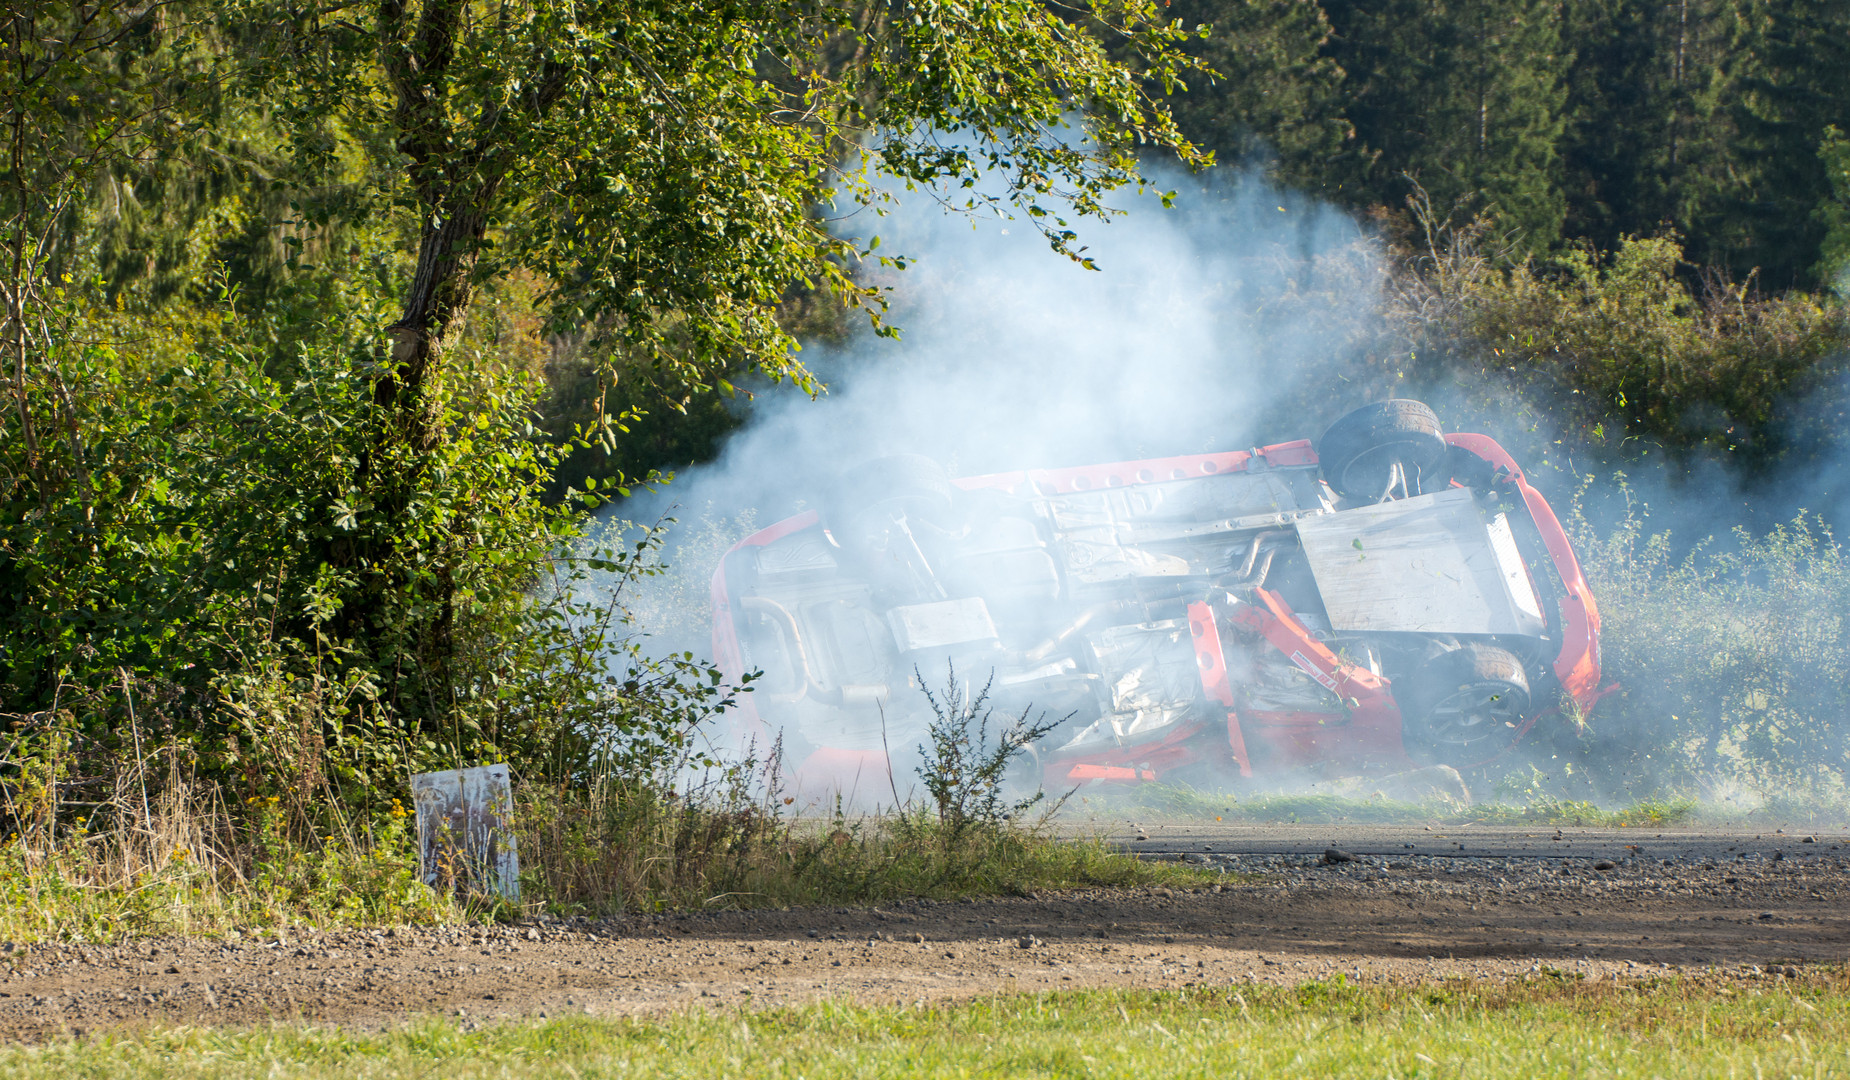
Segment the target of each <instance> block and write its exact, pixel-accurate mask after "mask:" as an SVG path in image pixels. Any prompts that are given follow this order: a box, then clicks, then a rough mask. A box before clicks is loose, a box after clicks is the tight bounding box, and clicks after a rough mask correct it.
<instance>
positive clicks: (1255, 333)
mask: <svg viewBox="0 0 1850 1080" xmlns="http://www.w3.org/2000/svg"><path fill="white" fill-rule="evenodd" d="M1177 185H1178V186H1179V187H1181V189H1182V190H1181V192H1180V193H1179V194H1178V196H1177V200H1176V206H1175V207H1174V208H1173V209H1165V208H1164V207H1163V206H1162V205H1161V203H1160V201H1159V199H1158V198H1157V196H1155V195H1154V194H1149V195H1142V196H1138V195H1129V196H1127V197H1126V198H1125V200H1124V206H1125V209H1126V211H1127V212H1126V213H1125V215H1124V216H1122V217H1117V218H1114V219H1112V220H1111V221H1109V222H1108V223H1107V222H1098V221H1087V222H1084V223H1083V224H1082V225H1081V226H1080V230H1081V242H1082V243H1085V244H1087V245H1088V246H1089V250H1088V251H1087V252H1086V254H1087V255H1089V256H1091V257H1092V258H1094V259H1095V261H1096V264H1097V265H1098V266H1099V269H1098V270H1097V271H1092V270H1087V269H1085V268H1083V267H1081V266H1079V265H1078V264H1076V263H1074V262H1072V261H1070V260H1068V259H1065V258H1063V257H1061V256H1060V255H1058V254H1056V253H1054V252H1052V251H1050V250H1049V247H1048V244H1047V242H1046V240H1045V239H1044V238H1043V237H1042V236H1041V235H1040V234H1039V233H1038V232H1037V231H1036V230H1035V229H1034V228H1033V227H1032V226H1031V225H1030V224H1028V223H1027V222H1025V221H1022V220H1015V221H997V220H994V219H983V220H976V221H974V222H973V221H972V220H971V219H969V218H967V217H963V216H960V215H954V214H947V213H946V212H945V211H944V210H942V209H941V208H940V206H939V205H938V204H937V203H936V202H935V201H933V200H932V199H931V198H929V197H927V196H926V195H924V194H922V193H914V194H911V195H902V196H901V197H900V198H899V202H898V206H897V208H896V210H895V212H894V213H893V214H892V215H890V216H888V217H885V218H875V217H873V216H872V215H871V214H867V215H864V216H863V217H861V218H860V219H857V220H854V221H851V222H848V223H846V227H845V228H844V229H843V231H844V232H850V233H853V232H862V231H866V232H877V233H878V235H879V236H880V238H881V241H882V246H881V251H882V252H889V253H894V254H903V255H904V256H905V257H906V258H907V260H908V262H909V263H910V266H909V268H908V269H906V270H904V271H901V272H896V273H888V274H886V275H885V280H886V282H887V283H889V284H890V285H891V286H892V288H893V298H894V306H893V311H892V313H891V321H892V322H894V323H895V324H896V325H898V326H899V327H900V328H901V329H902V331H903V336H902V338H901V339H900V340H898V341H891V340H886V339H881V338H878V337H875V336H874V335H873V334H871V333H862V334H859V335H857V336H856V338H855V340H853V341H852V342H851V343H850V344H848V345H846V346H842V347H830V346H812V347H811V348H810V349H808V350H806V351H805V354H804V359H805V360H806V362H807V363H808V364H809V365H810V366H811V367H812V369H813V370H815V371H816V372H817V373H818V374H819V375H821V376H822V377H823V379H824V380H825V382H826V383H827V386H828V390H827V392H826V394H824V395H822V396H821V397H819V398H817V399H815V400H811V399H810V398H809V397H807V396H806V395H804V394H801V393H799V392H796V391H795V390H793V389H792V388H790V387H787V386H785V387H771V388H768V389H761V391H760V393H759V395H758V397H757V400H756V401H755V402H754V403H753V404H752V406H751V418H750V422H749V423H748V424H747V425H746V426H745V427H744V428H743V429H742V430H740V431H739V432H737V433H735V434H734V435H733V436H732V437H731V438H730V439H729V440H728V441H727V442H726V444H725V447H724V449H723V450H722V452H721V454H720V456H719V458H718V459H717V460H716V461H714V462H713V463H711V464H709V465H702V466H697V467H694V468H690V469H685V470H683V471H682V472H681V473H680V474H679V475H678V476H677V477H676V478H675V480H674V482H673V483H672V484H670V485H668V486H667V487H666V488H665V489H663V490H662V491H661V492H659V493H656V494H653V495H649V496H644V497H641V498H638V499H634V500H632V501H631V502H629V503H628V504H626V505H625V506H624V507H622V508H621V513H622V514H623V515H624V516H625V517H628V518H629V519H631V520H649V519H651V518H652V517H653V516H655V515H656V514H658V513H660V512H661V510H662V509H663V508H665V507H668V506H671V505H673V506H679V507H681V508H682V509H683V511H686V510H687V509H689V508H704V507H707V506H709V505H711V506H713V507H715V508H717V509H719V510H721V511H722V512H726V513H732V512H736V511H737V510H740V509H744V508H753V509H756V510H757V511H758V514H759V520H760V522H761V523H768V522H770V521H772V520H775V519H777V518H778V517H781V516H783V515H784V514H785V513H787V512H789V511H791V510H792V509H794V508H795V507H796V505H797V504H798V503H799V501H802V500H813V499H814V498H815V497H816V496H817V495H818V494H820V493H821V491H822V490H823V489H824V488H825V487H826V485H827V483H828V481H829V480H830V479H831V478H832V477H833V476H835V475H836V474H838V473H839V472H840V471H842V470H843V469H844V468H847V467H849V466H851V465H853V464H854V463H855V462H858V461H863V460H867V459H869V458H873V457H879V456H882V455H886V454H894V453H902V452H904V453H919V454H925V455H928V456H930V457H933V458H936V459H938V460H939V461H941V462H943V463H944V464H945V465H946V466H947V467H949V468H950V470H951V471H952V473H953V474H954V475H970V474H975V473H983V472H993V471H1000V470H1008V469H1020V468H1037V467H1046V466H1055V465H1076V464H1085V463H1090V462H1102V461H1113V460H1122V459H1127V458H1135V457H1146V456H1166V455H1172V454H1182V453H1196V452H1203V451H1208V450H1215V449H1228V448H1241V447H1245V446H1249V445H1252V443H1253V442H1254V441H1258V440H1263V441H1268V442H1271V441H1279V440H1283V439H1290V438H1299V437H1313V436H1315V435H1316V434H1318V433H1319V432H1320V431H1321V425H1322V423H1323V422H1324V421H1325V420H1327V419H1328V417H1323V418H1319V419H1316V420H1307V422H1306V423H1305V424H1304V425H1303V426H1301V427H1296V428H1292V429H1290V430H1269V431H1261V430H1258V428H1257V426H1256V425H1255V417H1257V416H1258V414H1259V413H1260V412H1261V411H1262V409H1263V407H1264V406H1265V405H1266V404H1267V403H1268V402H1269V401H1270V400H1271V399H1272V398H1273V396H1274V394H1275V392H1277V391H1278V390H1280V389H1282V388H1283V387H1285V386H1288V385H1295V384H1296V382H1297V380H1298V379H1299V378H1301V377H1303V376H1304V375H1306V374H1307V372H1308V370H1309V368H1310V366H1311V361H1312V359H1313V355H1312V354H1313V353H1314V352H1315V349H1316V342H1315V338H1316V332H1317V329H1318V328H1316V327H1305V328H1303V330H1304V332H1303V333H1302V334H1301V335H1298V336H1299V337H1301V338H1302V343H1301V345H1298V346H1295V347H1294V346H1293V345H1292V344H1291V343H1290V341H1291V339H1290V338H1284V339H1283V340H1284V341H1285V342H1286V345H1285V347H1284V348H1283V349H1282V350H1281V349H1280V343H1281V335H1280V334H1278V333H1277V332H1276V331H1277V329H1278V328H1276V327H1265V326H1264V321H1265V317H1266V313H1265V311H1264V310H1263V304H1264V302H1265V300H1266V298H1268V297H1271V296H1275V295H1276V294H1277V293H1278V292H1279V290H1280V289H1281V288H1287V287H1289V285H1290V283H1291V280H1292V277H1293V275H1299V274H1302V273H1304V272H1305V268H1307V267H1310V266H1312V265H1313V264H1314V261H1315V257H1316V256H1319V255H1324V254H1329V253H1332V252H1337V251H1349V250H1352V249H1354V248H1355V246H1356V245H1357V244H1358V242H1359V241H1361V240H1362V239H1363V234H1362V231H1361V230H1360V229H1359V227H1358V226H1357V224H1356V222H1355V221H1354V220H1353V219H1351V218H1350V217H1348V216H1347V215H1345V214H1343V213H1341V212H1339V211H1336V210H1334V209H1332V208H1329V207H1327V206H1323V205H1321V204H1316V203H1313V202H1309V201H1306V200H1304V199H1302V198H1300V197H1297V196H1288V195H1284V194H1281V193H1279V192H1278V191H1276V190H1274V189H1272V188H1270V187H1269V186H1267V185H1265V184H1263V183H1260V182H1257V181H1253V180H1251V179H1230V180H1214V181H1209V182H1206V183H1198V182H1195V181H1193V180H1191V179H1187V178H1182V179H1178V181H1177ZM1350 301H1351V302H1353V303H1354V304H1357V305H1369V304H1372V303H1373V302H1374V297H1373V296H1372V295H1367V294H1366V293H1364V294H1359V295H1353V296H1351V297H1350ZM1345 404H1354V403H1353V402H1346V403H1345ZM1338 411H1339V410H1338Z"/></svg>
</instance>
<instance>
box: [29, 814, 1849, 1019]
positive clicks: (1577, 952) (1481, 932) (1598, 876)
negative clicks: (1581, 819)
mask: <svg viewBox="0 0 1850 1080" xmlns="http://www.w3.org/2000/svg"><path fill="white" fill-rule="evenodd" d="M1135 824H1136V823H1130V824H1129V825H1128V826H1127V828H1126V830H1125V831H1124V834H1123V840H1124V842H1125V843H1126V844H1127V846H1130V847H1133V848H1135V849H1137V850H1139V851H1142V852H1144V853H1145V854H1146V855H1147V856H1149V857H1154V858H1185V859H1188V860H1189V861H1191V862H1194V863H1196V864H1200V865H1203V866H1206V867H1208V868H1210V869H1212V870H1215V871H1218V872H1219V876H1220V878H1221V880H1222V883H1221V884H1217V885H1212V886H1203V887H1201V888H1198V889H1188V890H1168V889H1154V890H1149V889H1145V890H1110V891H1106V890H1100V891H1085V892H1075V893H1062V894H1057V895H1045V896H1038V897H1022V898H1006V899H993V900H979V901H973V902H972V901H959V902H943V903H931V902H909V903H903V904H896V905H893V906H891V907H888V908H873V909H849V908H825V909H803V910H792V911H760V912H717V913H713V914H708V915H691V916H654V917H650V916H632V917H628V918H624V919H616V920H605V921H601V922H585V921H571V922H543V923H535V924H532V925H522V926H498V927H491V928H473V927H472V928H447V929H434V928H397V929H387V930H374V931H367V932H341V933H314V932H304V931H288V932H285V933H284V934H282V935H280V936H278V935H276V934H273V933H272V934H266V935H262V936H250V937H239V938H232V939H139V940H135V941H131V942H126V943H123V944H121V945H119V946H111V947H103V946H43V945H40V946H33V947H30V948H27V947H22V946H14V945H8V944H0V959H4V960H5V964H4V965H0V968H3V969H4V974H0V1036H4V1037H7V1038H12V1039H22V1040H37V1039H43V1038H46V1037H55V1036H57V1035H60V1034H66V1033H78V1032H85V1031H90V1032H94V1031H98V1030H104V1029H121V1028H133V1027H135V1026H138V1025H143V1024H147V1023H150V1022H166V1023H198V1024H248V1023H255V1022H263V1021H266V1020H275V1019H300V1020H307V1021H313V1022H319V1023H332V1024H342V1025H351V1026H356V1027H380V1026H389V1025H394V1024H398V1023H401V1022H403V1021H404V1020H405V1019H407V1018H408V1017H412V1016H416V1015H420V1014H441V1015H447V1016H452V1017H462V1018H463V1022H464V1023H465V1024H474V1023H478V1022H489V1021H493V1020H495V1019H500V1018H510V1017H522V1016H536V1015H548V1016H557V1015H561V1014H563V1013H568V1012H570V1013H581V1012H582V1013H591V1014H594V1015H622V1014H638V1013H650V1012H658V1011H661V1010H665V1009H674V1008H681V1007H685V1006H687V1005H689V1004H704V1005H707V1006H710V1007H720V1006H726V1007H735V1006H748V1007H762V1006H765V1005H776V1004H787V1003H798V1002H804V1001H811V1000H815V999H819V998H836V999H845V1000H853V1001H862V1002H895V1001H922V1000H940V999H959V998H965V997H971V996H976V995H980V994H987V993H994V992H997V991H1007V990H1022V991H1034V990H1049V989H1064V988H1075V987H1106V986H1128V987H1179V986H1187V985H1225V984H1227V983H1229V982H1233V983H1239V982H1244V981H1263V982H1273V983H1279V982H1297V981H1303V980H1309V979H1320V978H1328V977H1331V976H1333V975H1335V974H1337V973H1339V972H1340V973H1342V974H1344V975H1345V976H1347V977H1348V978H1351V979H1362V980H1396V981H1400V980H1416V979H1427V978H1434V977H1444V976H1452V975H1462V976H1471V977H1477V978H1511V977H1518V976H1521V975H1523V974H1525V973H1530V972H1535V971H1540V970H1544V969H1547V968H1554V969H1559V970H1567V971H1572V972H1575V973H1579V974H1581V975H1584V976H1586V977H1588V978H1595V979H1615V978H1616V979H1633V978H1642V977H1646V976H1648V975H1652V974H1659V973H1662V972H1664V971H1666V970H1669V969H1690V968H1708V967H1722V968H1725V969H1727V970H1728V971H1730V972H1732V973H1734V974H1735V975H1736V976H1738V977H1748V978H1766V979H1779V978H1786V977H1791V976H1794V975H1797V974H1799V972H1800V970H1801V968H1802V967H1804V966H1805V965H1812V964H1821V963H1831V964H1837V963H1843V962H1844V961H1845V960H1846V959H1847V958H1850V911H1847V910H1846V901H1847V900H1850V838H1846V837H1845V836H1844V835H1842V834H1840V833H1838V834H1831V835H1823V834H1818V835H1815V836H1812V834H1798V833H1768V832H1764V831H1763V832H1758V833H1756V832H1746V833H1730V832H1708V833H1692V832H1680V833H1672V832H1665V833H1663V834H1661V835H1660V834H1659V833H1656V832H1654V831H1636V830H1623V831H1620V832H1596V831H1593V830H1578V831H1576V830H1567V831H1563V832H1562V833H1560V834H1557V833H1555V832H1554V831H1553V830H1549V829H1541V830H1537V829H1528V830H1522V829H1498V830H1491V829H1482V828H1466V829H1450V830H1446V831H1432V832H1428V831H1427V830H1425V829H1420V828H1414V829H1406V828H1379V827H1368V828H1349V827H1341V826H1328V825H1314V826H1277V827H1267V828H1248V827H1239V828H1234V827H1224V826H1220V825H1218V824H1217V823H1211V822H1205V823H1195V824H1176V823H1173V822H1169V823H1165V824H1164V825H1162V826H1157V825H1154V824H1152V825H1150V826H1149V827H1148V828H1145V829H1141V830H1139V829H1136V828H1135V827H1134V826H1135ZM1557 835H1558V836H1559V839H1556V837H1557ZM1808 836H1810V837H1811V839H1810V841H1809V842H1808V841H1807V837H1808ZM1139 837H1143V838H1144V839H1139ZM1460 845H1462V847H1461V846H1460ZM1332 847H1334V848H1338V849H1340V851H1341V852H1343V853H1346V854H1347V855H1353V856H1355V858H1354V860H1353V861H1347V860H1345V859H1344V858H1343V856H1341V855H1339V856H1336V858H1337V859H1338V861H1334V862H1332V861H1329V859H1328V857H1326V856H1325V854H1324V852H1325V850H1326V849H1328V848H1332Z"/></svg>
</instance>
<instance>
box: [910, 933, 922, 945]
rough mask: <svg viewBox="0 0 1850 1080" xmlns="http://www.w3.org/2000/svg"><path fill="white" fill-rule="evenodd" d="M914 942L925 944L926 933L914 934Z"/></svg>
mask: <svg viewBox="0 0 1850 1080" xmlns="http://www.w3.org/2000/svg"><path fill="white" fill-rule="evenodd" d="M912 943H913V944H915V945H923V944H925V935H924V934H914V935H912Z"/></svg>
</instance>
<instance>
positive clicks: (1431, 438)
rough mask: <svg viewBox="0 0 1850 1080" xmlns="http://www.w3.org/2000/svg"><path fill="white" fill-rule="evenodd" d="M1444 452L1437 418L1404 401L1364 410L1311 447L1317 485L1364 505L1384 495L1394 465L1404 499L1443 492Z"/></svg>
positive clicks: (1446, 459) (1447, 448)
mask: <svg viewBox="0 0 1850 1080" xmlns="http://www.w3.org/2000/svg"><path fill="white" fill-rule="evenodd" d="M1450 450H1451V447H1450V446H1448V445H1447V443H1446V441H1445V431H1444V430H1443V429H1442V428H1440V426H1439V417H1438V416H1437V415H1436V414H1434V413H1433V411H1432V410H1431V409H1430V408H1428V407H1427V406H1426V404H1425V403H1424V402H1419V401H1413V400H1411V399H1409V398H1390V399H1389V400H1387V401H1377V402H1375V403H1374V404H1373V405H1364V406H1362V407H1361V408H1359V409H1357V410H1355V411H1354V412H1352V413H1350V414H1349V415H1347V416H1345V417H1343V418H1342V419H1341V420H1338V421H1336V422H1335V423H1334V424H1331V425H1330V429H1329V430H1328V431H1326V432H1324V433H1323V438H1322V439H1320V440H1318V442H1317V458H1318V460H1319V461H1321V462H1322V464H1323V479H1324V480H1325V481H1327V482H1328V483H1329V485H1330V486H1331V487H1332V488H1335V489H1336V493H1337V494H1339V495H1341V496H1343V497H1344V498H1348V499H1359V500H1364V501H1368V502H1373V501H1375V500H1377V499H1379V498H1381V495H1382V493H1383V492H1384V491H1385V490H1387V486H1388V480H1389V478H1390V476H1392V470H1393V466H1394V465H1395V464H1396V463H1399V464H1400V465H1401V466H1402V468H1403V469H1404V470H1405V472H1406V476H1407V487H1408V493H1409V494H1415V495H1417V494H1419V493H1420V492H1421V491H1437V490H1438V489H1439V488H1441V487H1444V486H1445V483H1446V481H1447V479H1448V477H1449V473H1450V470H1449V469H1448V468H1447V464H1448V462H1449V460H1450Z"/></svg>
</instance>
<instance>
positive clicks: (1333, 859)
mask: <svg viewBox="0 0 1850 1080" xmlns="http://www.w3.org/2000/svg"><path fill="white" fill-rule="evenodd" d="M1323 861H1324V862H1325V863H1326V864H1328V865H1330V866H1334V865H1336V864H1337V863H1348V862H1359V861H1360V860H1358V859H1357V858H1356V857H1355V856H1354V855H1351V854H1349V853H1348V852H1347V851H1344V850H1342V849H1341V848H1328V849H1326V850H1325V851H1324V853H1323Z"/></svg>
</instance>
